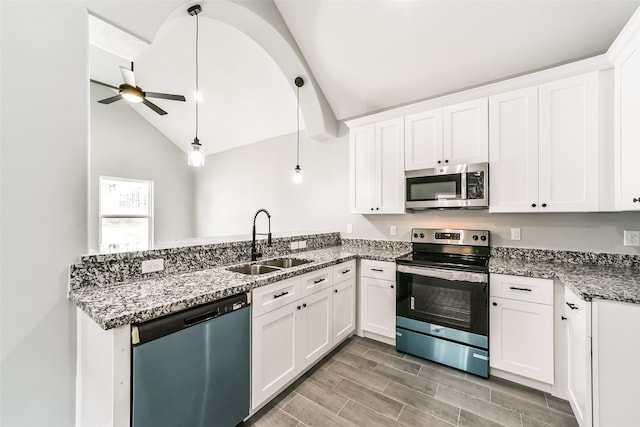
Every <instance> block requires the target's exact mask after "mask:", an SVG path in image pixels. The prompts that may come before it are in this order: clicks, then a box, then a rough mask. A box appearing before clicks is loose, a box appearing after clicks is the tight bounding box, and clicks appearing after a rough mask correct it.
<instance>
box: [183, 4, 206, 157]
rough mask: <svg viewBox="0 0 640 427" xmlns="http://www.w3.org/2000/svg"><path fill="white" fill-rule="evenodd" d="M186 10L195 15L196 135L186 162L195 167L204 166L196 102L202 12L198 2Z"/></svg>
mask: <svg viewBox="0 0 640 427" xmlns="http://www.w3.org/2000/svg"><path fill="white" fill-rule="evenodd" d="M187 12H188V13H189V15H191V16H195V17H196V94H197V95H196V97H195V103H196V136H195V138H193V142H192V143H191V149H190V151H189V154H188V155H187V163H188V164H189V166H193V167H195V168H201V167H203V166H204V153H203V152H202V145H201V144H200V140H199V139H198V103H199V98H200V97H199V94H200V92H199V91H198V90H199V87H198V33H199V25H198V24H199V21H198V14H199V13H200V12H202V8H201V7H200V5H199V4H196V5H194V6H191V7H190V8H189V9H187Z"/></svg>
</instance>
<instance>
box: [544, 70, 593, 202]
mask: <svg viewBox="0 0 640 427" xmlns="http://www.w3.org/2000/svg"><path fill="white" fill-rule="evenodd" d="M539 103H540V105H539V106H540V109H539V129H540V134H539V150H538V153H539V167H540V169H539V171H540V174H539V180H538V182H539V189H538V199H539V204H540V206H541V207H542V208H543V210H544V209H545V208H546V209H548V210H549V211H554V212H576V211H597V210H598V208H599V206H598V204H599V193H598V188H599V187H598V186H599V184H600V180H599V175H598V172H599V161H598V149H599V145H598V141H599V138H598V131H599V123H598V122H599V105H598V73H597V72H592V73H587V74H582V75H579V76H575V77H570V78H567V79H562V80H558V81H555V82H551V83H546V84H543V85H540V88H539ZM545 205H546V206H545Z"/></svg>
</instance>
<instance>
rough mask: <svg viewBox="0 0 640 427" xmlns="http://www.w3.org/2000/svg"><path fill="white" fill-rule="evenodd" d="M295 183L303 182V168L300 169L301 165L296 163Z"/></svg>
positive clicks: (293, 176)
mask: <svg viewBox="0 0 640 427" xmlns="http://www.w3.org/2000/svg"><path fill="white" fill-rule="evenodd" d="M292 178H293V183H294V184H302V181H303V178H302V169H300V165H296V168H295V169H294V170H293V175H292Z"/></svg>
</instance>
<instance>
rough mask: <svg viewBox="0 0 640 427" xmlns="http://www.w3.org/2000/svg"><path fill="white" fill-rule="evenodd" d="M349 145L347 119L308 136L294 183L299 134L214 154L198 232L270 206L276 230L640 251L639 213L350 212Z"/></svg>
mask: <svg viewBox="0 0 640 427" xmlns="http://www.w3.org/2000/svg"><path fill="white" fill-rule="evenodd" d="M348 145H349V138H348V135H347V130H346V129H345V128H344V126H343V128H342V136H340V137H339V138H337V139H335V140H333V141H330V142H316V141H313V140H310V139H308V138H306V137H304V136H303V137H302V139H301V154H300V164H301V167H302V168H303V171H304V174H305V182H304V184H302V185H301V186H295V185H294V184H292V183H291V170H292V168H293V167H294V166H295V134H293V135H285V136H283V137H278V138H274V139H272V140H268V141H263V142H259V143H256V144H253V145H249V146H245V147H242V148H239V149H235V150H229V151H227V152H224V153H220V154H214V155H210V156H208V157H207V166H206V167H205V170H203V171H201V172H200V173H199V174H198V175H197V185H196V187H197V194H196V206H197V209H196V212H197V229H196V233H197V234H198V235H199V236H201V237H204V236H213V235H224V234H239V233H242V234H247V233H249V232H250V231H251V219H252V218H253V212H255V210H256V209H258V208H260V207H264V208H267V209H268V210H269V211H270V212H271V213H272V217H273V218H272V227H273V229H274V231H297V230H305V231H339V232H341V233H342V235H343V236H344V237H359V238H371V239H389V240H405V241H408V240H410V232H411V228H412V227H432V228H443V227H452V228H471V229H474V228H476V229H487V230H490V231H491V232H492V244H493V245H494V246H513V247H525V248H547V249H564V250H580V251H594V252H611V253H627V254H640V249H639V248H637V247H624V246H623V245H622V242H623V231H624V230H640V212H622V213H563V214H548V213H546V214H490V213H489V212H488V211H487V210H447V211H437V210H434V211H426V212H419V213H407V214H403V215H366V216H365V215H351V214H349V209H348V204H349V197H348V196H349V188H348V187H349V178H348V168H349V165H348V157H349V150H348ZM612 191H613V190H612ZM347 224H352V225H353V234H346V225H347ZM391 225H395V226H397V235H396V236H391V234H390V226H391ZM511 227H519V228H521V230H522V240H520V241H512V240H510V235H511V231H510V228H511ZM227 230H228V231H229V232H228V233H227Z"/></svg>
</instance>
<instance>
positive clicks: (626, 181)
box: [614, 37, 640, 211]
mask: <svg viewBox="0 0 640 427" xmlns="http://www.w3.org/2000/svg"><path fill="white" fill-rule="evenodd" d="M633 44H635V45H633ZM614 73H615V125H614V129H615V144H614V152H615V190H616V191H615V193H616V194H615V208H616V210H624V211H627V210H640V167H638V159H640V143H638V141H640V120H638V118H639V117H640V79H638V76H639V75H640V38H638V37H636V39H635V40H634V41H633V42H632V45H631V46H630V47H629V48H628V49H627V50H626V51H625V52H624V53H623V54H622V56H621V57H620V58H618V59H616V62H615V71H614Z"/></svg>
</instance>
